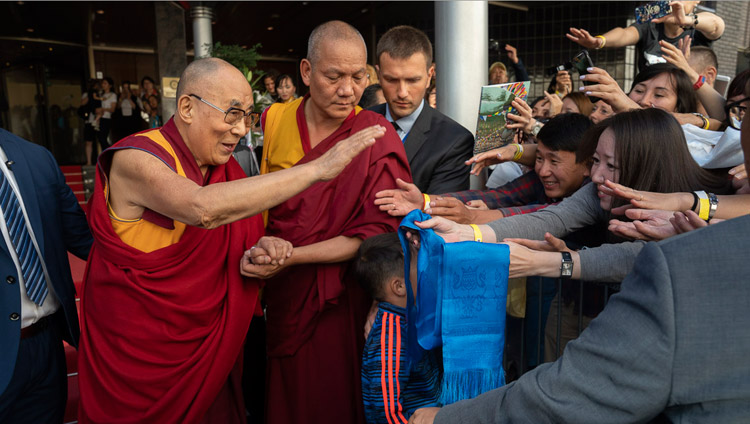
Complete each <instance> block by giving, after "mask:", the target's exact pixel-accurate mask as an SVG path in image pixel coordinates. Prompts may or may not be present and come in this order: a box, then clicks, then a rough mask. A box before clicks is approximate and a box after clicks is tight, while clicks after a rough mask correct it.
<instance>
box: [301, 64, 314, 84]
mask: <svg viewBox="0 0 750 424" xmlns="http://www.w3.org/2000/svg"><path fill="white" fill-rule="evenodd" d="M299 74H300V76H301V77H302V82H303V83H304V84H305V85H306V86H308V87H309V86H310V80H311V79H312V63H310V61H309V60H307V59H302V61H301V62H300V63H299Z"/></svg>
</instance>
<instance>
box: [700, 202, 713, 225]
mask: <svg viewBox="0 0 750 424" xmlns="http://www.w3.org/2000/svg"><path fill="white" fill-rule="evenodd" d="M699 204H700V212H698V217H700V219H702V220H704V221H708V212H709V211H710V210H711V203H710V202H709V201H708V199H700V202H699Z"/></svg>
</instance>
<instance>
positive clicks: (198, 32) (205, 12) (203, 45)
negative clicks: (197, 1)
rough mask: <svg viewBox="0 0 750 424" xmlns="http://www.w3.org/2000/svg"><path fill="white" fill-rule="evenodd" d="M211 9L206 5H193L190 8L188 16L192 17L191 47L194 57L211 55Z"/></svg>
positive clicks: (212, 42)
mask: <svg viewBox="0 0 750 424" xmlns="http://www.w3.org/2000/svg"><path fill="white" fill-rule="evenodd" d="M213 16H214V14H213V10H212V9H211V8H210V7H206V6H195V7H193V8H191V9H190V17H191V18H193V47H194V49H195V57H196V58H199V57H208V56H211V47H213V45H214V41H213V35H212V33H211V19H213Z"/></svg>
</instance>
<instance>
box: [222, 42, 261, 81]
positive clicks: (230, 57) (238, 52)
mask: <svg viewBox="0 0 750 424" xmlns="http://www.w3.org/2000/svg"><path fill="white" fill-rule="evenodd" d="M261 47H262V46H261V44H260V43H258V44H256V45H254V46H252V47H250V48H245V47H242V46H238V45H236V44H221V43H220V42H218V41H217V42H216V43H214V45H213V47H211V53H210V55H211V56H213V57H218V58H219V59H224V60H226V61H227V62H229V63H231V64H232V65H234V66H235V67H236V68H237V69H239V70H240V71H242V73H243V74H244V75H245V78H247V82H248V83H250V86H251V87H252V88H253V90H257V89H258V88H259V87H258V83H259V82H260V79H261V78H263V75H264V73H263V72H262V71H256V72H255V73H253V71H252V70H253V69H254V68H255V66H256V65H257V64H258V59H259V58H260V53H259V52H258V50H259V49H260V48H261Z"/></svg>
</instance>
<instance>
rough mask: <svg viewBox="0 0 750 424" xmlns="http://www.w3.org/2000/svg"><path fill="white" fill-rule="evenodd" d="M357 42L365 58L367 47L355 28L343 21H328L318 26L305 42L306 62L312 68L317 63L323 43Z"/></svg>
mask: <svg viewBox="0 0 750 424" xmlns="http://www.w3.org/2000/svg"><path fill="white" fill-rule="evenodd" d="M324 41H325V42H331V41H333V42H336V41H358V42H361V43H362V47H363V48H364V49H365V57H367V45H366V44H365V39H364V38H362V34H360V33H359V31H357V29H356V28H354V27H353V26H351V25H349V24H347V23H346V22H343V21H328V22H326V23H324V24H320V25H318V26H317V27H316V28H315V29H314V30H313V31H312V33H310V38H308V40H307V60H308V61H310V64H311V65H312V66H315V63H316V62H317V61H318V58H319V54H320V49H321V44H322V43H323V42H324Z"/></svg>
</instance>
